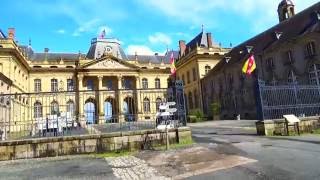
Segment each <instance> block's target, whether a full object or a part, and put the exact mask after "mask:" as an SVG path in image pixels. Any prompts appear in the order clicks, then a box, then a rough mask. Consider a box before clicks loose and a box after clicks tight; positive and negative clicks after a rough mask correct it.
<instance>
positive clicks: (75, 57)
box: [30, 53, 85, 61]
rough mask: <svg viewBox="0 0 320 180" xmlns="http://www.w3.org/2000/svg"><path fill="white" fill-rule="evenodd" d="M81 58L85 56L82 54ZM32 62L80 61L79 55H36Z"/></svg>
mask: <svg viewBox="0 0 320 180" xmlns="http://www.w3.org/2000/svg"><path fill="white" fill-rule="evenodd" d="M80 55H81V56H85V55H83V54H80ZM30 59H31V60H32V61H43V60H45V59H46V60H48V61H57V60H61V59H63V60H71V61H77V60H79V54H78V53H34V54H33V56H32V57H31V58H30Z"/></svg>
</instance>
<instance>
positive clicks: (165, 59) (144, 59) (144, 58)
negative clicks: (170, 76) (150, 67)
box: [128, 50, 179, 64]
mask: <svg viewBox="0 0 320 180" xmlns="http://www.w3.org/2000/svg"><path fill="white" fill-rule="evenodd" d="M172 53H173V57H174V58H175V59H178V56H179V52H178V51H173V50H172V51H168V52H166V54H165V55H128V59H129V60H135V59H137V61H138V62H139V63H142V64H143V63H149V62H150V63H152V64H161V63H164V64H170V58H171V54H172Z"/></svg>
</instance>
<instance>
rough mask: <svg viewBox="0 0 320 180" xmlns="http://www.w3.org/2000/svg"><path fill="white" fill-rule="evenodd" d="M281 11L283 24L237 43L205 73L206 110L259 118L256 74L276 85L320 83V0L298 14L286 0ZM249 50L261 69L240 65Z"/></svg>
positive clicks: (224, 115)
mask: <svg viewBox="0 0 320 180" xmlns="http://www.w3.org/2000/svg"><path fill="white" fill-rule="evenodd" d="M278 15H279V21H280V22H279V24H277V25H275V26H274V27H272V28H270V29H268V30H266V31H265V32H263V33H261V34H259V35H257V36H255V37H253V38H252V39H249V40H247V41H245V42H243V43H242V44H240V45H238V46H237V47H234V48H233V49H232V50H231V51H230V52H229V53H227V54H226V55H225V58H224V59H223V60H222V61H220V62H219V63H218V64H217V65H216V66H215V67H214V68H213V69H212V70H211V71H210V72H209V73H208V75H207V76H206V77H204V78H203V80H202V82H201V84H202V91H203V94H202V99H203V106H204V112H205V113H206V114H208V115H209V116H213V115H214V114H215V113H214V112H213V111H214V110H213V109H214V108H213V106H218V107H219V109H220V110H219V113H218V115H219V116H220V117H219V118H221V119H235V118H236V116H237V115H238V114H240V115H241V117H242V118H245V119H257V118H258V117H257V116H258V115H257V111H258V110H257V107H258V106H257V98H258V95H257V78H259V79H260V80H263V81H265V82H266V84H269V85H274V86H276V85H291V84H300V85H301V84H305V85H306V84H309V85H320V57H319V54H320V3H316V4H314V5H313V6H311V7H309V8H307V9H305V10H304V11H302V12H300V13H298V14H295V9H294V4H293V3H292V1H290V0H283V1H281V3H280V4H279V6H278ZM249 52H250V53H253V54H254V57H255V60H256V63H257V69H256V71H255V73H254V74H253V75H251V76H246V75H245V74H243V73H242V72H241V69H242V66H243V65H244V62H245V60H247V59H248V57H249ZM215 115H216V114H215Z"/></svg>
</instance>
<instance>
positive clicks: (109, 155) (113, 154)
mask: <svg viewBox="0 0 320 180" xmlns="http://www.w3.org/2000/svg"><path fill="white" fill-rule="evenodd" d="M193 144H194V142H193V140H192V139H186V140H182V141H180V143H179V144H178V143H175V144H170V145H169V149H181V148H186V147H189V146H191V145H193ZM154 149H155V150H157V151H165V150H166V145H159V146H155V147H154ZM137 153H138V151H129V150H121V151H114V152H106V153H99V154H94V156H95V157H97V158H115V157H123V156H133V155H135V154H137Z"/></svg>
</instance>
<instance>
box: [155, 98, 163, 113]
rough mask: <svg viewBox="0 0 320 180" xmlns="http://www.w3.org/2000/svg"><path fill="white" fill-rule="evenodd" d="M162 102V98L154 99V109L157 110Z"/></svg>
mask: <svg viewBox="0 0 320 180" xmlns="http://www.w3.org/2000/svg"><path fill="white" fill-rule="evenodd" d="M161 103H162V100H161V98H160V97H158V98H157V99H156V109H157V111H159V107H160V104H161Z"/></svg>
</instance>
